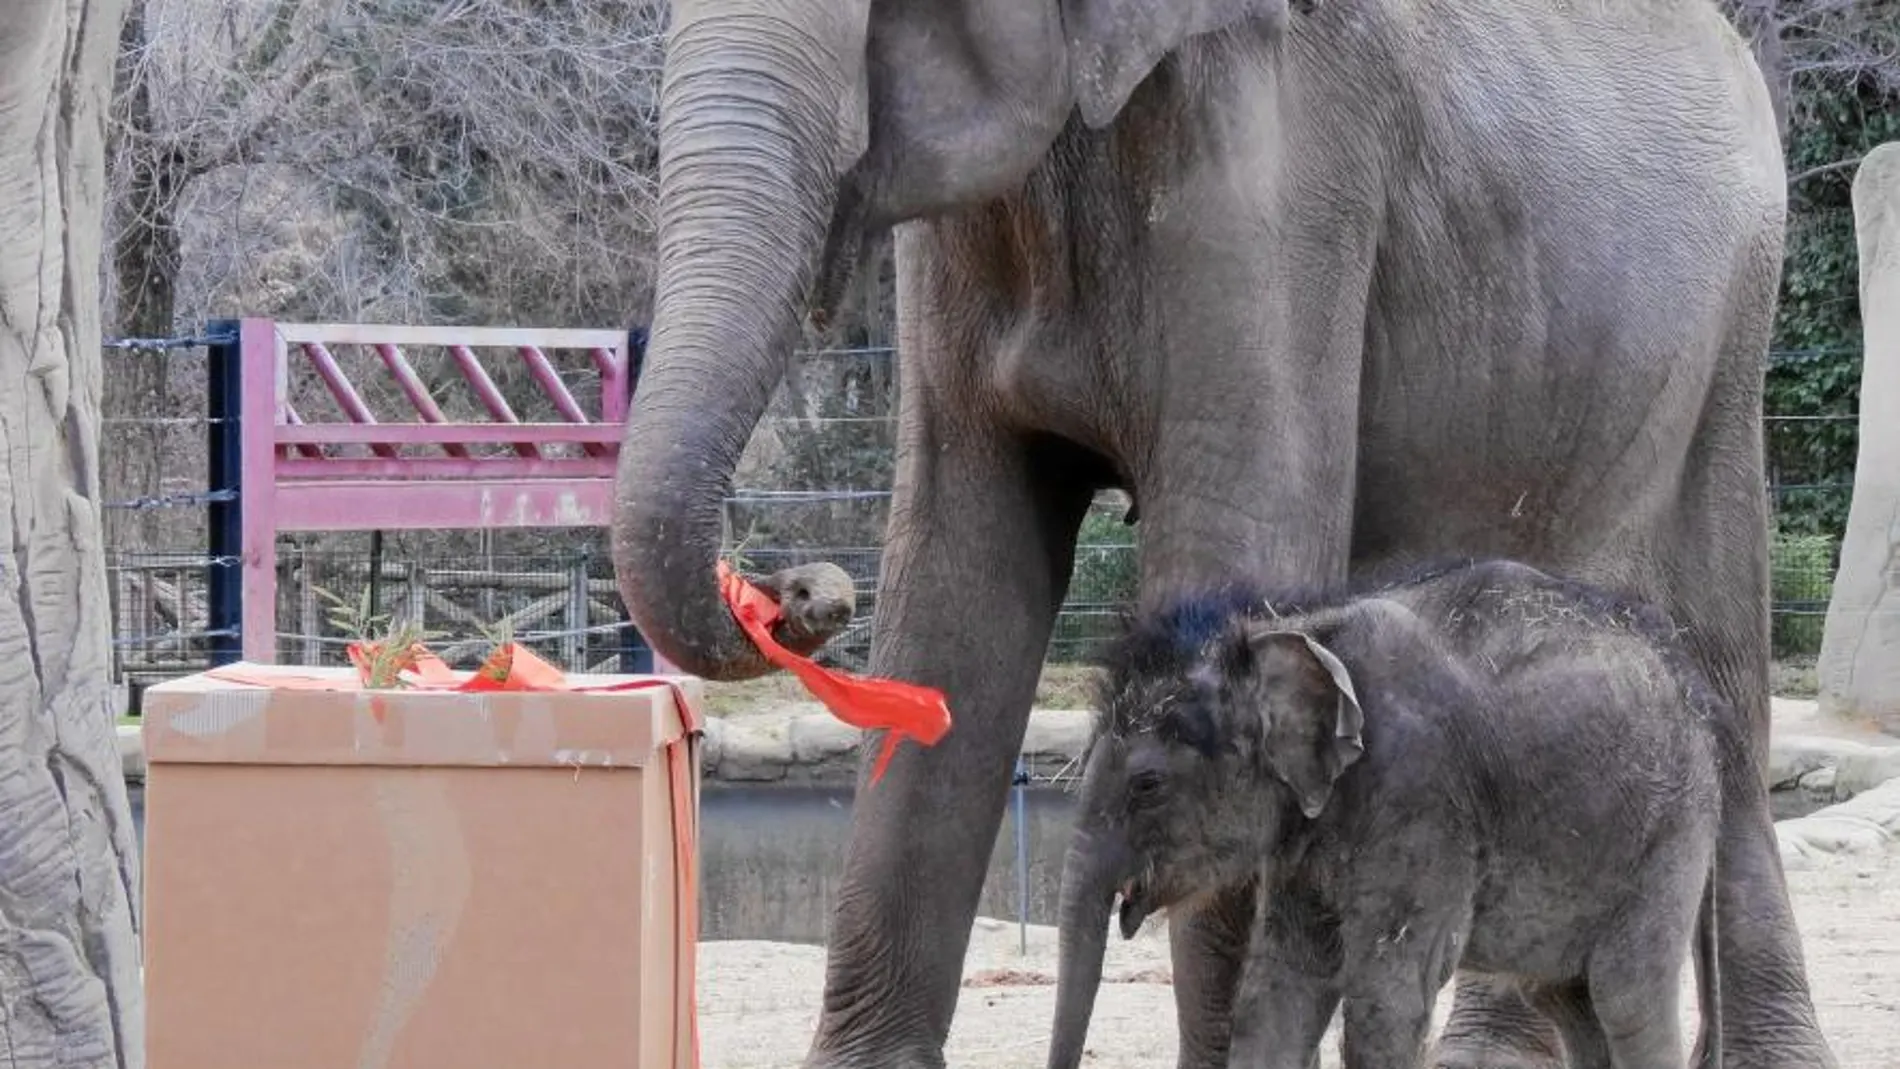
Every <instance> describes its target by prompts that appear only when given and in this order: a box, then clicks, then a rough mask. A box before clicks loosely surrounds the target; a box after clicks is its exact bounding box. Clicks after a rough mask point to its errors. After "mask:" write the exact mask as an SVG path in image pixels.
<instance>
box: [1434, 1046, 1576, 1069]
mask: <svg viewBox="0 0 1900 1069" xmlns="http://www.w3.org/2000/svg"><path fill="white" fill-rule="evenodd" d="M1425 1064H1426V1065H1427V1066H1429V1067H1430V1069H1564V1059H1563V1056H1562V1055H1560V1054H1551V1053H1549V1052H1546V1051H1527V1050H1523V1049H1521V1048H1517V1047H1510V1046H1506V1045H1503V1044H1499V1043H1487V1042H1482V1041H1472V1040H1466V1041H1462V1042H1454V1043H1440V1044H1439V1045H1438V1046H1437V1047H1436V1048H1435V1049H1434V1050H1433V1051H1432V1055H1431V1057H1430V1058H1428V1059H1427V1060H1426V1062H1425Z"/></svg>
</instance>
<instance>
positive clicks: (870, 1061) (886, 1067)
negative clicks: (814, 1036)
mask: <svg viewBox="0 0 1900 1069" xmlns="http://www.w3.org/2000/svg"><path fill="white" fill-rule="evenodd" d="M799 1069H944V1060H943V1052H942V1051H939V1050H932V1051H924V1050H917V1049H904V1048H900V1049H897V1050H886V1049H880V1048H873V1047H864V1048H859V1049H855V1050H852V1051H849V1052H840V1051H813V1052H812V1053H811V1054H810V1055H808V1056H807V1057H806V1058H805V1062H804V1064H803V1065H801V1066H800V1067H799Z"/></svg>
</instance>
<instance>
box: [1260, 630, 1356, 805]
mask: <svg viewBox="0 0 1900 1069" xmlns="http://www.w3.org/2000/svg"><path fill="white" fill-rule="evenodd" d="M1248 644H1249V646H1250V647H1251V652H1252V654H1253V660H1254V663H1255V665H1256V666H1258V668H1257V670H1258V671H1259V673H1260V677H1259V683H1260V691H1259V693H1260V696H1261V698H1262V699H1263V700H1262V701H1261V709H1260V715H1261V717H1262V718H1263V719H1264V721H1265V724H1264V727H1265V740H1266V741H1265V756H1266V762H1267V765H1268V766H1269V767H1270V768H1272V769H1273V772H1274V774H1275V775H1277V776H1278V777H1279V778H1280V779H1281V781H1282V782H1284V783H1285V784H1286V785H1287V786H1289V787H1291V788H1293V793H1294V794H1295V795H1296V796H1297V797H1298V798H1299V802H1300V811H1301V812H1302V813H1305V814H1306V816H1307V817H1308V818H1312V817H1317V816H1319V814H1320V812H1321V811H1322V810H1324V809H1325V808H1326V802H1327V800H1328V799H1329V798H1331V797H1332V792H1333V784H1334V783H1335V782H1336V781H1337V780H1338V779H1339V777H1340V776H1341V775H1343V774H1344V773H1345V771H1346V769H1348V768H1350V767H1352V764H1353V762H1355V761H1357V760H1359V758H1360V756H1361V755H1363V754H1364V753H1365V739H1364V732H1365V726H1366V716H1365V711H1364V710H1363V709H1361V708H1360V705H1359V695H1358V692H1357V691H1356V690H1355V689H1354V687H1353V681H1352V673H1351V672H1350V671H1348V670H1347V669H1346V665H1345V663H1344V662H1343V661H1341V660H1340V659H1339V657H1338V655H1336V654H1334V653H1333V651H1332V650H1330V649H1327V648H1326V646H1325V645H1324V644H1322V643H1321V642H1320V641H1319V640H1318V639H1316V638H1314V637H1313V636H1312V635H1309V634H1306V633H1304V632H1300V631H1268V630H1263V631H1257V632H1255V633H1253V634H1252V635H1251V636H1250V637H1249V641H1248Z"/></svg>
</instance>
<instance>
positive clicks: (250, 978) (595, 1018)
mask: <svg viewBox="0 0 1900 1069" xmlns="http://www.w3.org/2000/svg"><path fill="white" fill-rule="evenodd" d="M241 668H242V669H243V670H245V671H246V672H249V673H269V672H272V671H280V672H282V673H284V674H285V675H287V676H288V675H296V676H304V677H310V676H318V675H324V676H328V677H334V680H335V687H336V689H325V690H320V689H279V688H277V687H272V688H265V687H260V686H248V685H245V684H242V683H234V682H228V681H224V680H221V679H218V678H215V677H214V676H212V675H197V676H192V677H190V678H186V679H181V680H177V681H173V682H169V683H163V684H160V685H158V686H155V687H153V688H151V689H150V690H148V691H147V692H146V695H145V708H144V734H145V747H146V755H147V760H148V764H149V771H148V773H147V775H148V778H147V781H146V787H145V791H146V795H145V804H146V832H145V937H144V938H145V986H146V1013H147V1052H146V1064H147V1065H148V1066H150V1069H266V1067H268V1069H446V1067H449V1066H454V1067H456V1069H486V1067H492V1069H524V1067H528V1066H541V1065H547V1066H561V1067H562V1069H609V1067H611V1069H662V1067H665V1069H696V1061H697V1049H696V1048H697V1042H696V1039H697V1036H696V1022H695V1020H694V1016H693V961H694V950H695V946H694V942H695V938H696V932H697V925H696V911H697V901H696V894H697V891H696V886H697V884H696V879H695V876H694V869H695V867H696V864H697V842H696V840H697V824H698V798H699V758H698V754H697V743H696V739H697V732H696V731H693V730H689V725H692V726H696V725H697V724H699V723H701V722H702V721H701V720H700V719H699V716H698V710H699V703H700V701H701V697H700V695H701V690H700V684H699V682H698V681H697V680H695V679H692V678H690V677H645V679H646V680H648V681H649V684H650V685H649V688H648V689H639V690H630V691H619V692H611V693H601V692H592V693H587V692H554V693H545V692H544V693H522V692H490V693H480V694H471V693H457V692H448V691H403V690H395V691H374V692H366V691H363V690H360V689H357V684H356V675H355V673H354V672H353V671H351V670H349V669H340V670H334V671H331V670H324V669H313V668H283V669H270V668H267V667H264V666H258V665H245V666H241ZM569 682H571V683H573V684H575V685H577V686H580V685H586V686H601V685H609V684H615V683H633V682H635V677H625V676H622V677H604V676H587V677H582V676H576V677H572V678H571V679H570V681H569ZM652 683H671V684H675V685H677V687H678V688H679V692H681V693H683V694H684V695H685V697H686V702H687V705H688V708H687V709H686V710H680V709H678V708H676V701H675V697H674V695H675V690H674V689H672V688H671V687H669V686H666V685H651V684H652ZM309 685H310V683H309V681H308V680H307V679H306V682H305V686H309ZM682 712H684V713H685V715H684V716H682Z"/></svg>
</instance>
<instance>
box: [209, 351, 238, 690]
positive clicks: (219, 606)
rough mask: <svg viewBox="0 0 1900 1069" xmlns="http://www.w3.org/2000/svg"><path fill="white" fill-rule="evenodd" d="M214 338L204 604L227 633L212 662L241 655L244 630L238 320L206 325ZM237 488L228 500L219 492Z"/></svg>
mask: <svg viewBox="0 0 1900 1069" xmlns="http://www.w3.org/2000/svg"><path fill="white" fill-rule="evenodd" d="M207 326H208V327H209V330H208V334H209V335H210V337H211V338H213V339H214V340H213V341H212V343H211V344H210V345H209V346H207V347H206V348H207V359H206V361H205V397H206V406H205V408H206V411H205V415H206V416H207V417H209V421H210V422H209V424H208V426H207V427H206V438H207V442H206V444H207V446H208V447H209V448H208V449H207V450H206V452H207V454H208V456H209V457H210V462H211V463H210V470H209V471H208V472H207V473H206V478H205V489H206V490H208V491H210V492H211V494H212V495H213V496H212V498H211V503H210V504H209V506H207V508H208V513H209V514H208V516H207V517H206V520H207V523H206V526H207V530H208V532H209V536H208V538H207V539H206V542H207V544H206V546H205V549H206V555H207V556H209V557H210V562H209V564H208V565H207V566H206V574H205V583H206V587H207V595H208V597H207V598H206V609H207V615H208V616H209V619H208V620H207V621H206V622H207V623H208V624H209V625H210V626H209V629H210V630H211V631H214V632H223V634H220V635H218V636H216V637H214V638H212V639H211V640H210V642H211V649H210V654H211V663H212V664H214V665H220V664H230V663H231V662H233V661H236V660H239V659H241V657H242V656H243V639H242V638H241V634H242V632H243V629H244V569H243V560H242V555H243V550H244V499H243V496H242V490H243V486H242V485H241V484H242V482H243V478H242V474H241V473H242V471H243V461H244V450H243V442H244V438H243V435H242V433H241V430H242V428H241V426H240V424H239V423H238V418H239V414H240V413H241V412H242V411H243V400H242V399H243V386H244V361H243V359H242V356H241V354H240V352H239V348H238V321H237V320H235V319H219V320H213V321H212V322H211V323H209V324H208V325H207ZM221 490H224V491H237V492H238V493H237V494H236V495H235V496H233V497H231V498H230V499H229V500H225V499H221V498H220V497H219V496H218V492H219V491H221Z"/></svg>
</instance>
